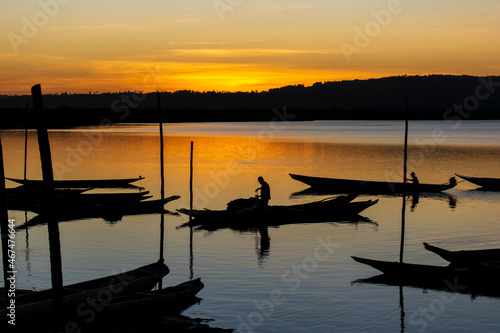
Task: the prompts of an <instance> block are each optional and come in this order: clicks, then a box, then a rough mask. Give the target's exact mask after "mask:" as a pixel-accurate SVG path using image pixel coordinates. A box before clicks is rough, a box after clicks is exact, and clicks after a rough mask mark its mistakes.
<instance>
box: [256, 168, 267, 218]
mask: <svg viewBox="0 0 500 333" xmlns="http://www.w3.org/2000/svg"><path fill="white" fill-rule="evenodd" d="M257 180H258V182H259V183H260V187H259V188H258V189H256V190H255V192H257V191H258V190H260V200H259V203H258V205H259V208H260V209H262V210H267V207H268V206H269V200H271V189H270V188H269V184H268V183H267V182H266V181H265V180H264V178H262V176H261V177H259V178H258V179H257Z"/></svg>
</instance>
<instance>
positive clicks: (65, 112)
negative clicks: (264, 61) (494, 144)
mask: <svg viewBox="0 0 500 333" xmlns="http://www.w3.org/2000/svg"><path fill="white" fill-rule="evenodd" d="M31 112H33V111H32V110H26V109H2V108H0V129H22V128H25V127H26V124H25V121H26V119H27V114H28V128H31V129H32V128H35V124H33V123H32V121H30V120H29V119H30V116H29V113H31ZM45 113H46V120H47V127H48V128H52V129H64V128H74V127H80V126H109V125H112V124H117V123H122V124H146V123H158V122H159V119H160V115H159V111H158V109H129V110H127V113H126V114H125V113H123V114H119V113H116V112H113V111H112V110H110V109H106V108H105V109H90V110H87V109H72V108H61V109H46V110H45ZM162 117H163V122H164V123H209V122H249V121H252V122H256V121H262V122H275V123H279V122H293V121H315V120H355V121H356V120H404V119H405V118H406V117H407V118H408V119H409V120H435V121H446V120H448V121H456V120H500V112H499V111H497V110H476V111H474V112H473V113H472V112H471V113H470V114H469V117H467V118H465V117H460V116H459V115H458V114H455V113H453V112H451V111H450V109H410V110H408V111H407V110H405V109H391V110H370V109H368V110H361V109H354V110H310V109H292V108H286V109H277V108H273V109H271V110H260V109H254V110H249V109H239V110H204V109H201V110H198V109H197V110H193V109H163V115H162Z"/></svg>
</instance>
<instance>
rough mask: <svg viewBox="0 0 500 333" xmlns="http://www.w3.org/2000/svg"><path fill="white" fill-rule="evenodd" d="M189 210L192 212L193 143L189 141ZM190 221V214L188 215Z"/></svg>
mask: <svg viewBox="0 0 500 333" xmlns="http://www.w3.org/2000/svg"><path fill="white" fill-rule="evenodd" d="M189 209H190V210H193V141H191V156H190V159H189ZM189 221H191V214H189Z"/></svg>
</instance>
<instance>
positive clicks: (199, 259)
mask: <svg viewBox="0 0 500 333" xmlns="http://www.w3.org/2000/svg"><path fill="white" fill-rule="evenodd" d="M228 126H229V125H228ZM140 128H141V131H142V130H143V129H145V128H146V129H150V126H146V127H140ZM132 130H133V128H129V131H128V132H107V131H103V132H100V131H94V132H88V131H85V130H84V129H80V130H77V131H50V133H49V136H50V139H51V147H52V155H53V161H54V164H55V165H57V167H58V168H59V171H60V174H59V176H60V177H58V178H60V179H70V178H83V179H85V178H128V177H136V176H139V175H141V176H145V177H146V178H145V179H144V180H141V181H139V182H137V183H136V184H137V186H142V187H144V188H145V190H148V191H151V193H152V194H153V195H154V196H155V197H158V196H159V194H160V188H159V183H160V175H159V138H158V135H157V133H155V132H132ZM23 134H24V133H23V132H22V131H5V132H2V133H1V135H2V144H3V149H4V159H5V170H6V175H7V176H8V177H16V178H22V176H23V158H24V156H23V153H24V138H23ZM191 134H192V135H190V133H183V134H182V136H175V135H172V134H169V135H167V136H166V137H165V174H166V195H167V196H168V195H174V194H175V195H180V196H181V199H179V200H177V201H173V202H171V203H168V204H167V205H166V206H165V207H166V208H167V209H169V210H171V211H175V209H176V208H181V207H188V205H189V155H190V151H189V150H190V142H191V141H193V142H194V188H195V194H197V196H196V199H195V208H200V209H201V208H209V209H223V208H225V205H226V203H227V202H228V201H230V200H233V199H235V198H239V197H250V196H253V195H254V190H255V189H256V188H257V187H258V186H259V184H258V182H257V177H258V176H263V177H264V178H265V179H266V180H267V181H268V182H269V184H270V185H271V196H272V200H271V204H291V203H298V202H304V201H312V200H315V199H318V197H316V196H296V197H295V196H294V197H291V194H292V193H294V192H299V191H301V190H303V189H305V188H307V186H306V185H304V184H302V183H299V182H297V181H295V180H292V179H291V178H290V177H289V175H288V173H298V174H306V175H312V176H324V177H336V178H350V179H364V180H385V179H386V177H388V175H389V176H391V177H392V176H394V177H398V178H400V179H402V175H401V164H402V156H403V150H402V144H400V143H398V142H395V143H385V142H380V141H377V140H376V137H375V138H374V140H373V142H358V143H346V142H336V141H335V140H332V141H325V140H322V141H318V140H303V139H300V138H299V139H291V138H277V139H273V140H270V139H266V140H264V139H260V138H259V137H257V136H251V137H242V136H230V135H221V136H217V135H214V136H200V135H199V133H196V132H192V133H191ZM409 156H410V158H409V161H410V166H409V171H415V172H416V173H417V175H418V176H419V178H420V181H421V182H429V183H444V182H446V181H447V180H448V178H449V177H451V176H453V175H454V173H455V172H456V173H463V174H465V175H472V176H490V177H498V176H499V169H498V165H500V164H499V163H500V148H498V147H497V146H495V145H490V144H488V145H475V146H471V145H436V146H431V147H429V146H419V145H415V144H412V145H410V150H409ZM38 161H39V156H38V146H37V142H36V133H35V132H30V137H29V158H28V165H29V168H28V177H29V178H33V179H40V178H41V169H40V164H39V162H38ZM56 176H57V175H56ZM7 185H8V186H9V187H10V186H14V184H13V183H10V182H9V183H8V184H7ZM474 189H475V186H474V185H471V184H468V183H459V184H458V186H457V187H456V188H455V189H453V190H450V191H448V192H447V193H443V194H439V195H429V196H426V195H422V196H420V198H419V201H418V203H414V202H412V198H408V202H407V204H408V208H407V224H406V227H407V230H406V244H405V260H406V261H407V262H418V263H428V264H443V262H442V260H441V259H440V258H439V257H437V256H435V255H432V254H429V253H428V252H427V251H425V250H424V249H423V247H422V242H423V241H426V242H429V243H431V244H434V245H437V246H442V247H445V248H449V249H451V250H459V249H471V248H481V247H490V248H494V247H500V241H499V237H498V235H500V220H499V216H500V208H498V200H499V199H500V197H499V195H500V194H499V193H498V192H481V191H476V190H474ZM135 190H137V191H138V189H135ZM135 190H134V191H135ZM367 199H380V201H379V203H378V204H377V205H375V206H373V207H370V208H369V209H367V210H366V211H364V212H362V214H361V215H362V216H364V217H366V218H368V219H369V220H370V221H371V223H363V222H360V223H319V224H297V225H288V226H282V227H280V228H269V230H268V237H269V238H268V244H265V242H264V243H262V239H263V235H262V234H258V233H256V232H255V231H252V232H245V233H240V232H235V231H228V230H223V231H217V232H214V233H208V232H196V233H195V235H194V256H193V257H194V272H195V277H196V276H201V277H202V279H203V281H204V282H205V284H206V289H204V290H203V294H202V295H201V297H202V298H204V300H203V301H202V302H201V303H200V304H199V305H197V306H196V307H194V310H193V311H194V312H198V313H206V314H207V316H214V318H216V320H217V324H218V325H219V324H220V323H221V322H222V323H223V324H220V326H223V327H228V328H229V327H231V328H236V326H237V325H238V324H237V322H236V320H235V318H237V317H238V316H240V317H244V316H246V315H248V313H252V311H255V308H254V307H252V302H251V301H249V300H252V299H257V300H264V299H268V297H269V292H270V291H272V290H274V289H280V290H285V291H287V292H288V291H289V286H287V285H284V284H283V282H282V280H281V277H282V274H283V273H284V272H287V271H288V270H290V269H291V267H294V265H295V266H297V265H300V264H301V263H302V262H303V260H304V258H308V257H310V256H311V255H312V254H313V253H314V252H313V251H314V249H315V248H316V247H317V245H318V239H319V238H322V239H326V237H330V239H331V240H332V241H334V242H336V243H338V244H339V245H340V246H339V247H338V248H336V249H335V253H334V255H332V256H331V257H329V258H328V260H327V261H325V262H322V263H321V265H319V267H318V270H317V271H316V272H315V273H314V274H311V277H310V279H308V280H307V281H306V280H304V281H302V282H303V285H302V286H301V288H300V289H299V290H297V291H296V292H294V293H291V292H288V293H287V295H286V296H287V297H288V299H289V301H288V302H286V304H283V305H281V307H280V308H279V309H278V310H277V312H276V313H275V314H274V315H273V316H271V317H269V318H266V327H269V330H270V331H281V330H282V327H283V326H282V325H283V323H287V322H288V321H287V320H285V319H291V320H292V321H291V322H292V324H290V325H292V326H297V327H298V326H300V325H302V323H303V322H305V321H307V320H308V318H309V317H310V316H313V315H316V316H317V317H318V318H319V319H321V320H320V321H317V322H316V323H315V325H317V324H318V322H321V323H326V324H325V325H326V326H322V327H321V329H320V330H322V331H327V330H328V329H329V328H331V327H333V325H335V324H336V323H337V322H336V321H335V320H332V319H331V318H332V316H335V313H336V311H337V309H348V310H349V313H350V314H351V315H352V316H353V318H354V319H352V320H348V321H347V322H344V324H343V325H344V326H343V327H344V328H345V327H349V328H350V327H357V326H356V325H358V324H359V320H358V319H359V317H361V316H364V315H365V314H366V313H369V314H370V315H371V316H373V317H377V318H382V317H383V318H384V326H386V324H387V325H389V326H390V325H392V326H391V327H393V328H394V327H398V325H399V316H397V318H396V319H394V318H395V317H394V316H392V315H391V314H390V313H389V312H388V311H386V309H387V308H388V307H390V306H394V304H395V303H394V300H393V296H394V295H396V294H395V293H393V292H394V290H393V289H392V288H391V287H381V286H374V287H366V286H365V287H364V288H358V287H353V286H352V285H351V284H350V282H351V281H352V280H354V279H358V278H364V277H369V276H372V275H375V274H376V272H375V271H374V270H372V269H370V268H369V267H363V266H360V265H358V264H356V263H354V262H352V260H351V259H350V256H351V255H358V256H366V257H371V258H374V259H381V260H396V259H397V257H398V250H399V239H400V231H401V229H400V222H401V198H400V197H391V196H360V198H358V200H367ZM412 206H413V207H412ZM9 213H10V215H9V216H10V217H15V218H16V219H17V220H18V221H22V220H23V219H24V212H16V211H14V212H9ZM159 221H160V218H159V215H157V214H152V215H138V216H125V217H123V219H122V220H120V221H117V222H115V223H113V224H111V223H106V222H104V221H103V220H102V219H99V218H95V219H90V220H86V221H76V222H69V223H61V224H60V228H61V238H62V243H63V250H62V252H63V265H64V273H65V275H64V278H65V281H66V282H67V283H71V282H77V281H81V280H84V279H90V278H95V277H97V276H102V275H104V274H103V271H104V272H105V273H107V272H108V271H109V270H110V269H121V268H133V267H135V266H137V265H143V264H144V263H147V262H151V261H152V260H156V259H157V257H158V247H159V246H158V245H159ZM166 221H167V223H166V226H167V232H166V249H165V253H166V259H167V262H168V265H169V267H170V268H171V273H170V274H169V276H168V281H169V284H172V283H173V282H174V281H175V282H180V281H183V280H185V279H186V278H187V277H188V276H189V274H188V268H189V265H188V261H189V258H190V253H189V249H190V247H189V230H188V229H176V226H178V225H180V224H182V223H183V222H185V221H186V217H185V216H177V215H167V217H166ZM22 232H23V231H19V232H18V235H19V243H18V244H17V246H18V248H17V251H19V253H20V256H19V257H18V259H19V267H21V271H22V273H21V274H20V276H19V286H20V287H27V288H31V287H33V286H36V287H39V288H40V287H42V288H43V287H49V286H50V278H49V269H48V267H50V266H49V259H48V245H47V234H46V228H43V227H33V228H31V229H30V230H29V249H31V250H30V251H29V258H30V259H29V260H28V259H26V260H25V259H23V256H22V254H23V252H25V253H26V254H27V253H28V250H29V249H27V246H25V244H24V243H23V242H22V241H21V240H22V237H23V236H24V235H23V234H22ZM26 236H27V234H26ZM264 237H265V235H264ZM26 239H27V238H26ZM264 240H265V239H264ZM26 261H29V262H26ZM28 268H29V274H25V272H26V270H27V269H28ZM256 286H258V287H256ZM406 290H407V289H405V292H406ZM410 292H411V293H412V298H411V299H412V301H411V302H409V305H410V308H409V310H408V313H409V314H410V313H411V306H413V307H414V308H415V307H416V308H417V309H418V307H419V306H421V305H426V304H430V302H432V301H433V300H434V299H435V298H436V297H439V296H440V294H433V293H432V292H429V291H426V292H425V293H422V292H421V291H420V290H418V291H411V290H410ZM367 294H368V298H370V299H374V300H375V299H376V302H377V305H378V306H377V307H374V308H370V309H369V311H367V309H366V308H365V307H364V306H365V303H366V299H367ZM305 302H307V306H306V307H304V306H303V304H304V303H305ZM481 302H482V300H481V299H477V300H474V305H475V307H474V309H472V307H470V306H469V304H470V300H469V299H468V298H467V299H465V301H464V302H463V304H464V305H461V304H462V302H461V299H460V298H457V301H456V303H454V306H453V308H452V307H450V308H449V309H447V311H450V316H452V317H453V316H455V315H456V316H458V317H460V316H462V317H463V316H465V315H466V314H469V312H470V311H475V312H476V313H478V314H480V315H481V316H484V317H485V318H487V319H486V320H485V321H488V320H490V321H491V320H494V318H496V317H495V316H496V315H497V314H496V313H494V314H491V315H490V314H488V311H490V312H491V310H488V309H491V308H492V307H491V306H490V304H486V305H484V304H483V305H481V304H482V303H481ZM227 304H229V306H227ZM478 304H479V305H478ZM407 305H408V304H407ZM309 309H311V310H309ZM331 309H336V310H335V313H332V312H331V311H332V310H331ZM360 309H361V310H360ZM462 309H463V310H462ZM329 311H330V312H329ZM291 313H293V314H297V315H296V317H297V318H290V317H289V316H290V314H291ZM394 313H397V314H399V312H397V311H395V312H394ZM393 317H394V318H393ZM337 320H339V319H338V318H337ZM436 322H439V320H437V321H436ZM394 324H395V325H394ZM476 324H477V322H475V323H474V325H476ZM450 325H452V327H453V324H450ZM445 327H447V326H445ZM470 327H471V326H468V328H470ZM364 328H366V327H361V328H360V329H359V330H358V331H363V329H364ZM454 328H457V327H456V326H454ZM458 328H459V327H458ZM320 330H318V331H320ZM471 330H472V328H471Z"/></svg>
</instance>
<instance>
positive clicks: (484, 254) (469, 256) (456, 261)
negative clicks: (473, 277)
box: [424, 243, 500, 266]
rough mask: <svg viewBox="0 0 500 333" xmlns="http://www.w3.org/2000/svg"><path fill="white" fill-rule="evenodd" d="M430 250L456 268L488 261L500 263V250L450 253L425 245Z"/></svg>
mask: <svg viewBox="0 0 500 333" xmlns="http://www.w3.org/2000/svg"><path fill="white" fill-rule="evenodd" d="M424 247H425V249H426V250H429V251H431V252H433V253H435V254H437V255H438V256H440V257H441V258H443V259H444V260H447V261H449V262H450V263H451V264H453V265H454V266H471V265H477V264H479V263H484V262H488V261H500V249H485V250H467V251H466V250H461V251H449V250H445V249H442V248H439V247H437V246H432V245H429V244H427V243H424Z"/></svg>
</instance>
